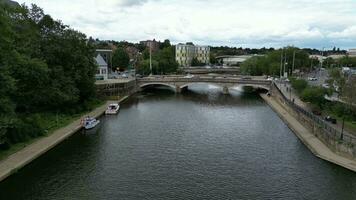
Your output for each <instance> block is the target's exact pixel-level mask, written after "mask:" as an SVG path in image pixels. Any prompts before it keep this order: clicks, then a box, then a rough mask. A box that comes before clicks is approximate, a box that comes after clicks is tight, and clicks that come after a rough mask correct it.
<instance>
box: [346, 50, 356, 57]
mask: <svg viewBox="0 0 356 200" xmlns="http://www.w3.org/2000/svg"><path fill="white" fill-rule="evenodd" d="M347 54H348V55H349V56H350V57H356V49H349V51H348V52H347Z"/></svg>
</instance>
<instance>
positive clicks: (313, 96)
mask: <svg viewBox="0 0 356 200" xmlns="http://www.w3.org/2000/svg"><path fill="white" fill-rule="evenodd" d="M325 94H326V90H325V89H324V88H321V87H307V88H305V89H304V90H303V92H302V95H301V98H302V100H303V101H306V102H310V103H312V104H315V105H318V106H319V107H322V106H323V104H325V102H326V100H325V98H324V96H325Z"/></svg>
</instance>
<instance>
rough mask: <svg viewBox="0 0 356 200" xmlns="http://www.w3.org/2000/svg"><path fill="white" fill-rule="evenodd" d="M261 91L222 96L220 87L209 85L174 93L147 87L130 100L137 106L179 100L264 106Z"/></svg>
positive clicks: (233, 91) (240, 90)
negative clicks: (144, 103) (143, 102)
mask: <svg viewBox="0 0 356 200" xmlns="http://www.w3.org/2000/svg"><path fill="white" fill-rule="evenodd" d="M260 92H265V91H263V90H257V89H251V88H249V87H247V88H242V87H238V88H230V89H229V94H223V89H222V88H221V87H217V86H213V85H209V84H194V85H191V86H189V87H188V88H186V89H185V90H183V91H182V92H181V93H176V92H175V91H174V90H173V89H172V88H170V87H167V86H155V87H147V88H145V89H144V90H143V91H142V92H140V93H138V94H136V95H135V96H134V98H131V100H130V101H131V102H130V103H128V106H129V105H130V104H131V105H132V104H138V102H140V101H159V100H169V99H172V100H173V99H175V100H176V99H180V100H182V101H191V102H194V103H199V104H205V105H221V106H239V105H240V106H246V105H248V104H253V105H254V106H256V105H264V102H263V100H262V98H261V97H260V96H259V93H260Z"/></svg>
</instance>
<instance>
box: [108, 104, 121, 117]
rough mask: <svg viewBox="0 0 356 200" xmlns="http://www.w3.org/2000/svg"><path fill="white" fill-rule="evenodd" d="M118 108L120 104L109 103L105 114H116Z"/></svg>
mask: <svg viewBox="0 0 356 200" xmlns="http://www.w3.org/2000/svg"><path fill="white" fill-rule="evenodd" d="M119 110H120V105H119V104H117V103H113V104H110V105H109V106H108V108H107V109H106V111H105V114H106V115H116V114H117V113H118V112H119Z"/></svg>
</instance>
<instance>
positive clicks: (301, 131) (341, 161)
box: [261, 94, 356, 172]
mask: <svg viewBox="0 0 356 200" xmlns="http://www.w3.org/2000/svg"><path fill="white" fill-rule="evenodd" d="M261 97H262V98H263V99H264V100H265V101H266V102H267V103H268V104H269V105H270V106H271V108H272V109H273V110H274V111H275V112H276V113H277V114H278V115H279V116H280V118H281V119H282V120H283V121H284V122H285V123H286V124H287V125H288V127H289V128H290V129H291V130H292V131H293V132H294V133H295V134H296V136H297V137H298V138H299V139H300V140H301V141H302V142H303V143H304V144H305V145H306V146H307V147H308V148H309V149H310V151H312V152H313V154H314V155H316V156H317V157H319V158H321V159H324V160H326V161H329V162H331V163H334V164H336V165H339V166H342V167H345V168H347V169H349V170H351V171H354V172H356V160H353V159H349V158H346V157H343V156H340V155H338V154H336V153H334V152H333V151H331V150H330V149H329V148H328V147H327V146H326V145H325V144H324V143H322V142H321V141H320V140H319V139H318V138H317V137H315V136H314V135H313V134H312V133H311V132H310V131H309V130H308V129H307V128H305V127H304V126H303V125H302V124H301V123H300V122H299V121H298V120H297V119H296V118H294V117H293V116H292V115H291V114H289V112H288V111H287V110H286V109H285V108H284V107H283V106H282V105H280V104H279V103H278V102H277V101H276V100H275V99H274V98H273V97H268V96H267V95H266V94H261Z"/></svg>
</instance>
